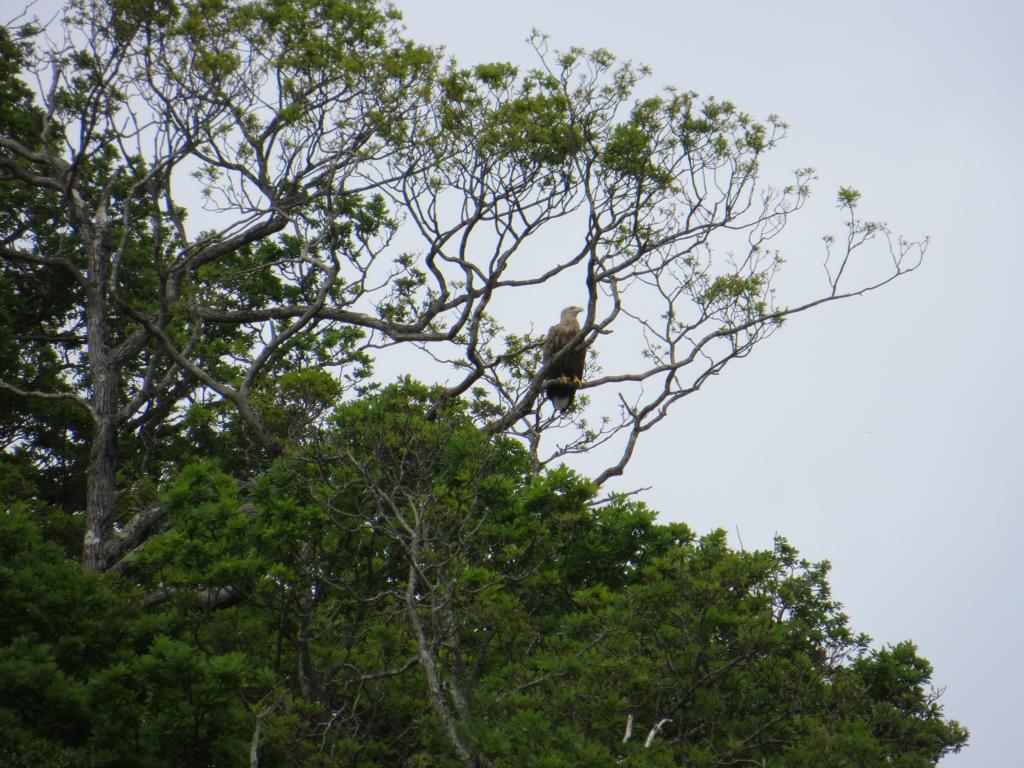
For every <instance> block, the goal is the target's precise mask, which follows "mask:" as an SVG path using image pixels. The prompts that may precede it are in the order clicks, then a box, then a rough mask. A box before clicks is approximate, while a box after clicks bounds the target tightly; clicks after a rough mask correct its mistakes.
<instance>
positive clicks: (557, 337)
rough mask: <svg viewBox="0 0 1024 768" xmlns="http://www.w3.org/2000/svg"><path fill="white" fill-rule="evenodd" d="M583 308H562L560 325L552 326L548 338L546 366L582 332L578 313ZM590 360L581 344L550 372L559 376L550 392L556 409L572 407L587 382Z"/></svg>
mask: <svg viewBox="0 0 1024 768" xmlns="http://www.w3.org/2000/svg"><path fill="white" fill-rule="evenodd" d="M582 311H583V308H582V307H566V308H565V309H563V310H562V319H561V320H559V321H558V324H557V325H552V326H551V328H550V329H548V337H547V338H546V339H545V340H544V365H547V364H548V362H549V361H550V360H551V358H553V357H554V356H555V355H556V354H558V352H560V351H561V350H562V348H563V347H565V345H566V344H568V343H569V342H570V341H572V340H573V337H574V336H576V334H577V333H579V332H580V324H579V321H577V319H576V315H578V314H580V312H582ZM586 360H587V350H586V348H585V347H583V346H580V347H579V348H578V349H571V350H569V351H568V352H566V353H565V354H564V355H562V357H561V359H560V360H558V362H556V363H555V364H554V365H553V366H552V367H551V368H550V369H549V370H548V373H547V378H548V379H558V381H557V382H555V383H554V384H548V388H547V395H548V399H549V400H550V401H551V403H552V405H554V406H555V410H558V411H565V410H568V409H569V408H571V407H572V401H573V398H574V397H575V396H576V389H577V387H579V385H580V384H582V383H583V365H584V363H585V362H586Z"/></svg>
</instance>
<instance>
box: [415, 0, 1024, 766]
mask: <svg viewBox="0 0 1024 768" xmlns="http://www.w3.org/2000/svg"><path fill="white" fill-rule="evenodd" d="M398 5H399V7H400V8H401V9H402V11H403V12H404V14H405V18H406V25H407V28H408V33H409V35H410V36H411V37H412V38H413V39H415V40H417V41H419V42H423V43H429V44H433V45H441V44H443V45H445V46H447V49H448V52H449V53H451V54H452V55H454V56H456V57H457V58H458V59H459V60H460V61H461V62H462V63H463V64H467V65H469V64H475V63H478V62H480V61H495V60H502V61H511V62H513V63H516V64H519V65H523V66H530V65H531V64H532V63H533V62H534V59H533V58H532V57H533V53H532V51H531V50H530V48H529V47H528V46H527V45H526V44H525V42H524V40H525V38H526V37H527V35H528V34H529V32H530V30H531V28H534V27H536V28H538V29H540V30H542V31H544V32H546V33H548V34H549V35H550V36H551V45H552V46H553V47H556V48H566V47H568V46H571V45H579V46H583V47H605V48H608V49H610V50H611V51H613V52H614V53H616V54H617V55H618V56H620V57H622V58H628V59H632V60H634V61H636V62H639V63H644V64H648V65H650V66H651V67H652V68H653V70H654V74H653V77H652V82H653V83H655V84H658V85H676V86H678V87H680V88H683V89H687V90H695V91H698V92H699V93H701V94H702V95H715V96H718V97H720V98H724V99H729V100H731V101H733V102H734V103H736V104H737V105H738V106H739V107H740V108H741V109H743V110H744V111H747V112H749V113H751V114H753V115H755V116H758V117H765V116H767V115H768V114H770V113H773V112H775V113H778V114H779V115H781V116H782V117H783V118H784V119H786V120H787V121H788V122H789V123H790V124H791V126H792V129H791V131H790V138H789V139H787V141H786V144H785V147H784V149H782V150H780V152H779V153H777V154H778V156H779V160H780V162H781V163H782V165H779V166H777V167H780V168H790V169H794V168H797V167H800V166H805V165H812V166H814V167H815V168H816V169H817V170H818V176H819V181H818V182H817V184H816V187H815V190H816V193H815V195H814V196H813V198H812V200H811V202H810V203H809V205H808V206H807V208H805V209H804V211H802V212H801V213H800V214H798V215H797V216H795V217H794V218H793V219H792V220H791V222H790V224H789V231H788V232H787V234H786V236H785V237H784V238H783V240H782V241H781V244H782V245H783V247H784V248H785V253H786V255H787V258H788V262H789V263H788V264H787V268H788V269H792V270H796V271H800V270H804V271H806V270H808V269H810V270H811V274H814V276H815V277H817V276H818V275H819V274H820V273H816V272H814V270H815V269H818V267H817V265H818V263H819V261H820V237H821V235H823V234H825V233H827V232H836V233H839V232H841V229H840V225H841V221H840V218H839V216H838V213H837V211H836V210H835V208H834V200H835V191H836V189H837V187H838V186H839V185H841V184H842V185H851V186H854V187H856V188H857V189H859V190H860V191H861V192H862V193H863V198H862V202H861V206H860V209H859V210H860V212H861V213H862V214H863V215H864V216H865V217H867V218H871V219H883V220H885V221H886V222H888V223H889V224H890V225H891V226H892V228H893V229H894V231H896V232H899V233H903V234H904V235H906V236H908V237H911V238H917V237H921V236H924V235H928V236H930V237H931V238H932V244H931V247H930V249H929V251H928V254H927V259H926V263H925V265H924V266H923V267H922V268H921V269H920V271H918V272H917V273H915V274H914V275H912V276H910V277H908V278H906V279H903V280H900V281H898V282H897V283H896V284H895V285H892V286H890V287H888V288H887V289H885V290H883V291H880V292H878V293H876V294H874V295H871V296H868V297H865V298H862V299H857V300H853V301H850V302H847V303H844V304H842V305H830V306H827V307H824V308H822V309H821V310H820V311H818V312H816V313H814V314H813V316H812V315H802V316H800V317H798V318H795V319H794V320H793V321H791V323H790V324H788V325H787V326H786V327H784V328H783V329H782V331H781V332H780V333H779V334H777V335H776V336H775V337H774V338H772V339H771V340H769V341H768V342H766V343H765V344H763V345H762V346H760V347H758V349H757V350H756V351H755V353H754V355H753V356H751V357H750V358H748V359H746V360H743V361H739V362H738V363H737V364H736V365H735V367H731V368H729V369H727V370H726V371H725V373H723V374H722V375H721V376H719V377H718V378H717V379H715V380H714V381H712V382H711V383H710V384H709V385H708V386H707V388H706V389H704V390H702V391H701V392H700V393H698V394H697V395H696V396H695V397H692V398H689V399H687V400H685V401H683V403H681V404H680V405H679V407H678V408H677V409H676V410H675V411H674V412H673V414H672V415H670V417H669V418H668V419H667V420H666V421H664V422H662V423H661V424H660V425H659V426H658V427H656V428H655V431H654V432H653V433H652V434H649V435H647V436H646V442H641V446H640V448H639V450H638V451H637V454H636V456H635V458H634V459H633V462H632V464H631V465H630V468H629V470H628V473H627V476H626V478H624V480H623V482H622V483H621V484H620V485H619V488H620V489H622V490H627V489H629V488H636V487H640V486H651V489H650V490H649V491H646V492H645V493H644V494H643V498H645V499H646V500H647V501H648V502H649V503H650V504H651V505H652V506H653V507H654V508H656V509H658V510H660V511H661V514H662V519H665V520H670V519H671V520H683V521H685V522H687V523H689V524H690V525H691V526H692V527H694V528H695V529H696V530H697V531H698V532H706V531H708V530H712V529H714V528H719V527H721V528H726V529H728V530H730V531H731V535H732V537H733V542H734V543H735V544H738V543H739V539H738V537H737V530H738V532H739V536H740V537H742V542H743V544H744V546H746V547H747V548H748V549H749V548H755V547H765V546H769V545H770V542H771V537H772V536H773V534H774V533H776V532H778V533H780V534H782V535H784V536H786V537H787V538H788V539H789V540H790V541H791V542H792V543H793V544H794V545H796V546H797V547H798V548H799V549H800V550H801V552H802V553H803V554H804V555H805V556H807V557H809V558H811V559H815V560H817V559H828V560H831V561H832V564H833V568H834V570H833V579H832V583H833V591H834V595H835V597H836V598H837V599H839V600H841V601H842V602H843V603H844V604H845V606H846V610H847V612H848V613H849V614H850V616H851V623H852V625H853V627H854V628H855V629H857V630H860V631H864V632H867V633H868V634H870V635H871V636H872V637H873V638H875V641H876V643H878V644H882V643H888V642H897V641H900V640H903V639H907V638H910V639H913V640H914V641H916V642H917V643H918V646H919V648H920V651H921V653H922V654H923V655H924V656H925V657H927V658H928V659H930V660H931V661H932V663H933V664H934V667H935V675H934V679H935V682H936V684H937V685H939V686H945V687H946V694H945V696H944V697H943V699H942V702H943V704H944V706H945V709H946V712H947V714H948V715H950V716H952V717H955V718H957V719H959V720H960V721H961V722H963V723H964V724H965V725H967V726H968V727H969V728H970V730H971V733H972V739H971V745H970V746H969V747H968V748H967V749H966V750H965V751H964V752H963V753H962V754H960V755H957V756H952V757H949V758H947V759H946V760H945V761H944V762H943V766H944V768H974V767H978V768H981V767H982V766H994V765H1010V764H1012V762H1015V761H1016V760H1019V755H1020V749H1019V746H1018V738H1017V731H1018V730H1019V728H1020V713H1021V711H1022V708H1021V706H1020V704H1019V703H1018V701H1019V696H1020V695H1021V692H1022V691H1021V689H1022V688H1024V675H1022V673H1021V665H1020V657H1019V653H1020V651H1019V645H1020V640H1021V637H1022V635H1024V632H1022V630H1024V622H1022V619H1021V616H1020V608H1021V598H1020V587H1021V583H1022V579H1021V577H1020V575H1019V574H1020V572H1021V571H1020V566H1019V564H1018V563H1017V562H1016V559H1017V557H1018V556H1019V555H1018V551H1019V547H1020V544H1021V539H1022V536H1021V534H1022V532H1024V530H1022V529H1024V526H1022V523H1021V515H1020V512H1021V508H1022V503H1021V502H1022V497H1024V493H1022V491H1021V483H1020V475H1021V470H1022V469H1024V467H1022V461H1021V429H1022V426H1024V424H1022V422H1024V418H1022V409H1021V405H1020V399H1019V391H1020V380H1021V368H1022V365H1021V359H1020V352H1021V349H1020V343H1019V341H1018V334H1017V331H1016V328H1015V324H1016V320H1017V316H1018V314H1019V310H1018V301H1019V295H1020V292H1021V288H1022V286H1024V259H1022V256H1024V253H1022V249H1021V246H1020V244H1019V237H1020V233H1021V232H1020V231H1021V226H1022V225H1021V222H1022V218H1024V217H1022V215H1021V203H1022V202H1024V201H1022V196H1021V194H1020V191H1019V190H1020V185H1021V179H1022V178H1024V162H1022V156H1024V149H1022V146H1024V144H1022V142H1021V140H1020V139H1019V138H1018V136H1017V134H1018V132H1019V131H1020V129H1021V126H1022V125H1024V110H1022V106H1024V105H1022V93H1024V83H1022V82H1021V80H1022V78H1024V56H1022V54H1021V51H1022V46H1021V45H1020V43H1019V41H1018V40H1017V37H1018V35H1019V34H1020V32H1021V29H1022V28H1024V10H1022V9H1024V5H1020V4H1017V3H1012V2H983V1H982V2H974V3H971V4H970V7H968V4H967V3H948V2H935V1H934V0H933V1H932V2H894V0H889V2H873V1H865V0H862V2H859V3H838V2H826V1H825V0H817V2H813V1H812V0H804V1H803V2H796V1H789V0H785V1H783V2H771V3H763V2H752V1H747V0H734V2H731V3H714V2H700V3H695V2H655V1H653V0H650V1H645V0H633V1H632V2H603V1H599V0H587V1H586V2H584V1H581V0H573V1H567V0H559V2H552V0H545V1H544V2H540V1H539V0H517V2H512V3H510V2H501V3H491V2H482V1H481V0H475V1H473V2H471V1H470V0H431V2H414V1H413V0H404V1H400V2H399V3H398ZM779 180H780V181H781V180H782V179H779ZM780 298H781V299H782V300H783V303H786V302H785V297H780ZM557 309H558V307H551V308H547V310H550V312H548V314H551V313H557ZM547 310H546V311H547ZM582 468H583V469H584V470H585V469H586V467H585V466H584V467H582ZM595 469H596V468H595Z"/></svg>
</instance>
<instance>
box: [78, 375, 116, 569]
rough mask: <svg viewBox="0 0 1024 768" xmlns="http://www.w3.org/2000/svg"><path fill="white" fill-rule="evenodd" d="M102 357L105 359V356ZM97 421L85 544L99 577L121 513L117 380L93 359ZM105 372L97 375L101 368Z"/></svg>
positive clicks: (85, 560)
mask: <svg viewBox="0 0 1024 768" xmlns="http://www.w3.org/2000/svg"><path fill="white" fill-rule="evenodd" d="M100 357H103V356H102V355H101V356H100ZM92 362H93V364H92V367H93V370H94V373H93V409H94V411H95V421H94V426H93V433H92V440H91V443H90V445H89V467H88V470H87V473H88V474H87V477H86V506H85V541H84V546H83V549H82V564H83V566H84V567H85V569H86V570H87V571H92V572H94V573H99V572H101V571H105V570H106V569H107V568H108V567H109V566H110V562H109V561H110V555H111V550H112V547H111V544H112V537H113V536H114V516H115V514H116V512H117V482H116V481H117V416H116V415H117V394H118V393H117V376H116V375H115V373H114V371H113V370H112V368H113V366H111V365H110V363H109V361H103V365H102V366H100V365H98V364H97V361H96V356H95V355H93V361H92ZM100 367H102V368H105V370H99V371H97V370H96V369H97V368H100Z"/></svg>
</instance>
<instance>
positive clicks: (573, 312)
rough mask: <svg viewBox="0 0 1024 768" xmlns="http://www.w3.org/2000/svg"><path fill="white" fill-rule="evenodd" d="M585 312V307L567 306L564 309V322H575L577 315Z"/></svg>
mask: <svg viewBox="0 0 1024 768" xmlns="http://www.w3.org/2000/svg"><path fill="white" fill-rule="evenodd" d="M581 312H583V307H566V308H565V309H563V310H562V322H563V323H574V322H576V316H577V315H579V314H580V313H581Z"/></svg>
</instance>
